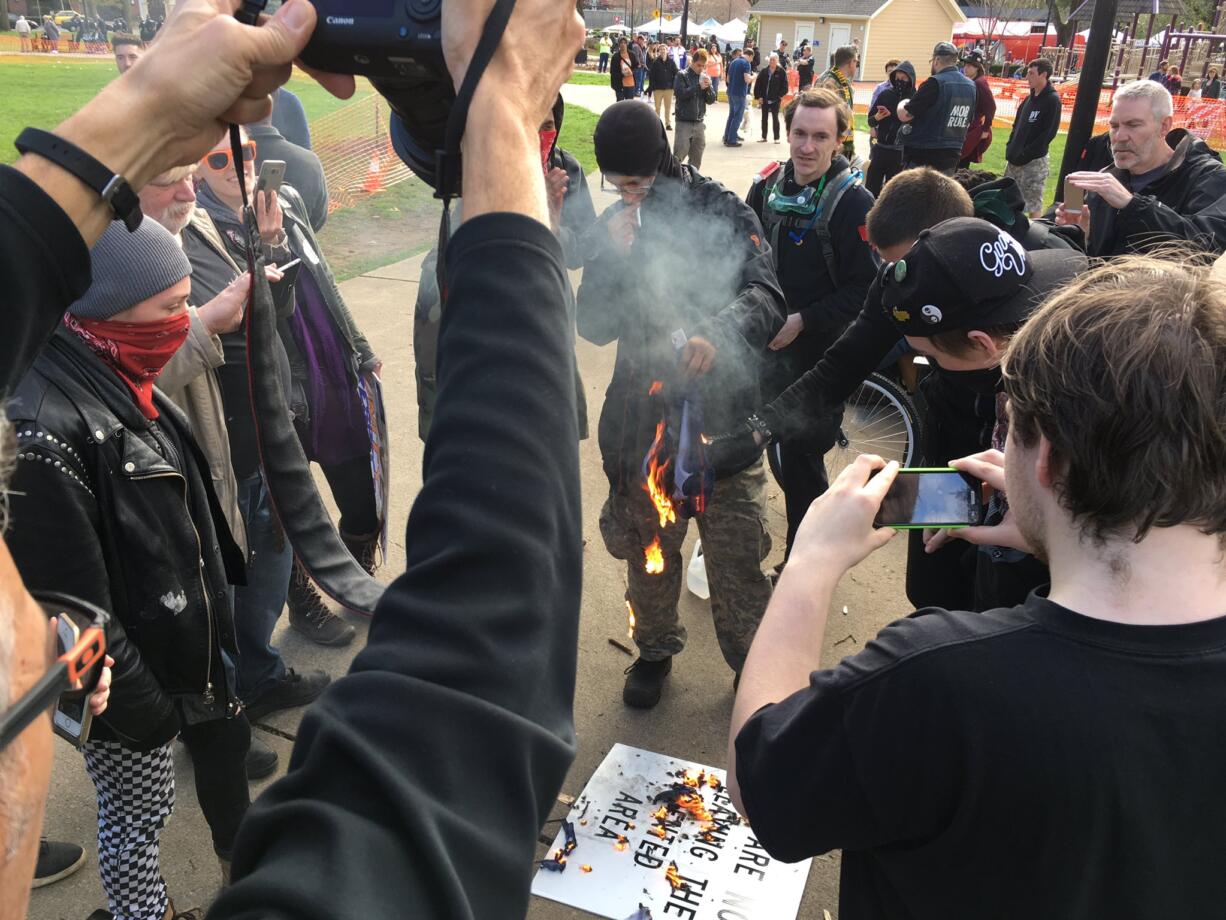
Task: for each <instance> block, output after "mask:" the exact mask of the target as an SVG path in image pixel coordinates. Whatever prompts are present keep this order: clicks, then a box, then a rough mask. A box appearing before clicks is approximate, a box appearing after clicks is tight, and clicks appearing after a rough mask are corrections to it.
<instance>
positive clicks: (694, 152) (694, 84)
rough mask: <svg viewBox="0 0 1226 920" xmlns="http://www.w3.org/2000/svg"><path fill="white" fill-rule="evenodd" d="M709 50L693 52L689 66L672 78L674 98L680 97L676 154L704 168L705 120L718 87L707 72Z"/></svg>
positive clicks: (713, 102) (705, 147) (678, 102)
mask: <svg viewBox="0 0 1226 920" xmlns="http://www.w3.org/2000/svg"><path fill="white" fill-rule="evenodd" d="M706 66H707V52H706V51H705V50H704V49H702V48H699V49H698V50H697V51H695V52H694V53H693V54H691V55H690V63H689V66H688V67H686V68H685V70H683V71H681V72H680V73H678V74H677V76H676V77H674V78H673V98H675V99H676V100H677V112H676V115H677V133H676V134H674V135H673V156H675V157H676V158H677V159H678V160H679V161H685V159H686V158H687V157H688V158H689V161H690V165H691V166H693V167H694V168H695V169H702V152H703V151H704V150H706V149H707V126H706V125H705V124H704V123H703V121H704V119H705V117H706V114H707V106H709V105H714V104H715V87H713V86H712V85H711V78H710V77H708V76H707V75H706V73H705V72H704V71H705V70H706Z"/></svg>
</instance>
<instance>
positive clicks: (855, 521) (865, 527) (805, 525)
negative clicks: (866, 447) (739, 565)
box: [784, 454, 898, 577]
mask: <svg viewBox="0 0 1226 920" xmlns="http://www.w3.org/2000/svg"><path fill="white" fill-rule="evenodd" d="M897 474H898V464H897V463H895V462H894V461H890V462H889V463H886V461H885V460H883V459H882V458H881V457H874V456H870V455H868V454H861V455H860V456H859V457H857V458H856V459H855V460H854V461H853V462H852V463H850V464H849V465H848V466H847V467H846V468H845V469H844V470H843V472H841V473H840V474H839V476H838V478H837V479H836V480H835V481H834V482H833V483H832V484H831V486H830V488H829V489H827V490H826V492H825V494H824V495H822V497H821V498H819V499H817V501H815V502H814V503H813V504H812V505H810V506H809V511H808V512H807V513H806V514H805V518H804V520H803V521H801V522H800V528H799V529H798V530H797V532H796V539H795V541H794V542H793V544H792V554H791V556H790V561H789V563H788V566H787V568H785V569H784V573H785V575H784V577H787V575H786V573H787V572H790V571H792V570H793V569H796V570H798V571H808V572H821V571H824V572H832V571H834V570H837V573H838V575H842V574H843V573H844V572H846V571H847V570H848V569H850V568H851V567H852V566H854V565H856V564H857V563H859V562H860V561H861V560H863V559H864V558H865V557H866V556H868V555H869V554H870V553H872V552H873V551H874V550H876V549H879V548H880V547H882V546H884V545H885V544H886V543H888V542H889V541H890V539H891V538H892V537H893V536H894V534H895V531H893V530H891V529H889V528H878V527H874V526H873V517H874V515H876V514H877V511H878V509H879V508H880V507H881V501H882V499H884V498H885V495H886V493H887V492H888V491H889V490H890V487H891V486H892V485H893V484H894V481H895V477H896V476H897Z"/></svg>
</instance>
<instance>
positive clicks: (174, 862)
mask: <svg viewBox="0 0 1226 920" xmlns="http://www.w3.org/2000/svg"><path fill="white" fill-rule="evenodd" d="M564 95H565V97H566V99H567V101H568V102H570V103H571V104H576V105H583V106H585V107H590V108H591V109H593V110H594V111H601V110H603V108H604V107H605V105H607V104H608V103H609V102H611V101H612V100H611V98H610V97H611V95H612V93H611V92H610V91H608V90H606V89H604V88H602V87H589V86H571V85H568V86H566V87H565V89H564ZM721 110H722V111H723V112H724V113H726V112H727V109H726V107H724V106H723V105H717V106H714V107H713V111H712V113H711V116H710V118H709V120H710V121H711V122H712V126H711V127H709V128H708V135H709V140H708V145H707V154H708V156H707V158H706V160H705V161H704V164H703V165H704V170H703V171H704V172H706V173H708V174H709V175H712V176H714V177H715V178H717V179H719V180H720V181H722V182H724V183H725V184H726V185H728V186H729V187H730V188H733V189H736V190H737V191H738V192H740V193H743V192H744V191H745V190H746V189H747V188H748V183H749V181H750V180H751V179H752V177H753V175H754V173H756V172H757V171H758V170H759V169H760V168H761V167H762V165H763V164H764V163H765V162H766V161H767V160H768V159H769V158H770V157H771V156H778V157H784V156H785V155H786V147H785V146H784V145H782V144H781V145H780V146H778V147H775V146H774V145H772V144H767V145H759V144H750V145H747V146H745V147H741V148H735V149H729V148H725V147H723V146H722V145H721V144H720V143H719V140H720V134H721V132H722V127H723V121H724V117H725V116H721V114H720V113H721ZM716 123H718V127H715V126H714V125H715V124H716ZM590 181H591V183H592V192H593V196H594V198H595V199H596V204H597V208H598V209H603V208H604V207H606V206H607V205H608V204H609V203H610V202H612V200H613V196H612V195H611V194H608V193H602V192H601V191H600V188H599V184H600V183H599V177H598V176H591V177H590ZM421 259H422V257H421V256H418V257H415V258H412V259H408V260H405V261H403V262H399V263H396V264H394V265H389V266H386V267H384V268H380V269H376V270H374V271H371V272H369V273H367V274H365V275H362V276H360V277H357V278H353V279H351V280H349V281H347V282H345V283H344V284H343V285H341V290H342V293H343V295H344V297H345V299H346V302H347V303H348V304H349V306H350V309H351V310H352V312H353V314H354V316H355V318H356V319H357V322H358V324H359V325H360V326H361V327H362V329H363V330H365V332H366V334H367V336H368V338H369V339H370V340H371V341H372V342H373V343H375V345H376V348H377V350H378V351H379V354H380V356H381V357H382V358H383V360H384V375H385V378H384V379H385V382H386V391H387V393H389V394H390V395H389V411H388V416H389V418H388V421H389V428H390V432H391V439H392V482H393V491H392V504H393V520H392V526H391V534H392V540H393V545H392V548H391V558H390V559H389V560H388V562H387V564H386V565H385V566H384V568H383V569H382V571H381V572H380V578H382V579H383V580H384V581H390V580H391V579H392V577H394V574H395V573H396V572H398V571H401V570H402V569H403V567H404V549H403V534H404V527H405V522H406V519H407V517H408V511H409V507H410V505H411V504H412V500H413V497H414V495H415V494H416V493H417V490H418V488H419V486H420V469H421V443H420V441H418V439H417V409H416V403H415V397H414V382H413V381H414V378H413V349H412V344H411V341H412V308H413V302H414V299H415V297H416V294H417V281H418V278H419V276H420V266H421ZM574 280H575V282H576V284H577V283H578V273H575V278H574ZM680 282H681V283H682V284H684V279H680ZM576 351H577V354H578V357H579V365H580V368H581V370H582V373H583V379H584V382H585V385H586V389H587V398H588V409H589V413H590V423H591V428H592V431H593V432H594V431H595V429H596V419H597V416H598V414H599V411H600V405H601V400H602V398H603V394H604V391H605V388H606V386H607V385H608V381H609V377H610V375H611V373H612V368H613V357H614V353H615V348H614V347H613V346H608V347H604V348H597V347H595V346H593V345H590V344H589V343H586V342H582V341H580V342H579V343H578V344H577V346H576ZM579 458H580V467H581V470H580V472H581V477H582V486H583V496H584V515H583V535H584V539H585V541H586V551H585V555H584V573H583V611H582V621H581V629H580V638H579V675H578V684H577V687H576V697H575V722H576V729H577V734H578V740H579V752H578V756H577V757H576V760H575V763H574V766H573V768H572V769H571V771H570V775H569V776H568V778H567V781H566V784H565V787H564V791H565V792H567V793H570V794H572V795H574V794H577V793H578V792H579V791H580V790H581V789H582V788H583V786H584V784H585V783H586V781H587V779H588V777H589V776H590V775H591V774H592V772H593V771H594V770H595V768H596V766H597V764H599V763H600V761H601V760H602V759H603V757H604V755H605V753H606V752H607V751H608V750H609V748H610V747H611V746H612V745H613V744H614V743H615V742H619V741H620V742H624V743H627V744H632V745H637V746H640V747H644V748H648V749H651V750H655V751H659V752H662V753H665V754H669V755H672V756H678V757H686V758H690V759H693V760H697V761H700V762H705V763H708V764H712V765H714V766H717V767H722V766H724V762H725V757H724V754H725V745H726V739H727V725H728V719H729V716H730V715H731V710H732V701H733V693H732V678H731V674H730V672H729V671H728V669H727V666H726V665H725V664H724V662H723V659H722V657H721V656H720V654H719V651H718V648H717V646H716V642H715V636H714V630H713V628H712V625H711V617H710V613H709V610H708V604H707V602H705V601H701V600H699V599H698V598H696V597H694V596H693V595H691V594H689V593H688V592H683V594H682V599H681V603H680V612H681V616H682V619H683V621H684V623H685V624H686V627H687V629H688V631H689V637H690V638H689V646H688V648H687V649H686V651H685V653H684V654H683V655H681V656H680V657H679V658H678V659H677V662H676V667H675V668H674V670H673V675H672V677H671V678H670V681H669V684H668V687H667V688H666V690H665V695H664V699H663V701H662V702H661V704H660V706H659V707H657V708H656V709H654V710H651V711H648V712H643V711H637V710H628V709H626V708H625V707H624V706H623V705H622V702H621V687H622V681H623V676H622V671H623V669H624V668H625V667H626V666H627V665H628V664H629V663H630V661H631V659H630V658H629V657H628V656H626V655H625V654H623V653H622V652H620V651H618V650H617V649H616V648H614V647H613V646H611V645H610V644H609V642H608V640H609V639H610V638H615V639H618V640H621V641H623V642H624V641H625V639H626V614H625V607H624V605H623V600H622V598H623V596H624V591H625V576H624V571H623V569H622V567H621V565H620V564H618V563H617V562H615V561H614V560H613V559H612V558H610V557H609V555H608V554H607V553H606V552H605V550H604V546H603V543H602V542H601V538H600V533H599V530H598V527H597V516H598V514H599V511H600V506H601V503H602V502H603V501H604V498H605V495H606V493H607V484H606V481H605V478H604V475H603V473H602V471H601V466H600V456H599V452H598V450H597V447H596V443H595V441H594V440H588V441H585V442H583V444H581V445H580V452H579ZM321 491H322V493H323V494H324V495H327V494H328V492H327V487H326V485H325V484H323V483H322V479H321ZM768 494H769V515H768V517H769V520H768V524H769V530H770V533H771V536H772V538H773V541H774V544H775V549H774V551H773V553H772V554H771V556H770V558H769V559H768V560H767V565H768V566H773V565H774V564H775V563H776V562H778V561H779V559H780V558H781V556H782V546H783V538H784V529H785V520H784V516H783V501H782V495H781V493H780V492H779V489H778V488H776V487H775V486H774V484H773V483H772V484H771V485H770V487H769V489H768ZM691 539H692V538H691ZM689 550H690V544H689V543H687V545H686V548H685V554H686V555H685V558H687V559H688V558H689ZM904 562H905V553H904V550H903V541H901V540H897V541H895V542H894V544H893V545H891V546H890V547H888V548H887V549H886V550H884V551H882V552H880V553H878V554H876V555H875V556H874V557H873V558H872V559H871V560H870V561H869V562H866V563H865V564H862V565H861V566H859V567H858V568H857V569H856V570H855V571H854V572H853V573H852V574H851V575H850V576H849V577H848V578H847V579H845V580H844V582H843V584H842V585H840V587H839V590H838V592H837V593H836V595H835V599H834V604H833V607H832V610H833V611H836V612H835V613H834V614H832V616H831V620H830V625H829V628H828V631H827V637H826V643H825V648H824V651H823V660H825V661H827V662H833V661H837V660H838V658H840V657H841V656H843V655H846V654H848V653H850V652H853V651H856V650H857V649H859V648H861V647H862V646H863V644H864V642H865V641H867V640H868V639H869V638H871V637H872V636H873V635H875V634H876V632H877V631H878V630H879V629H880V628H881V627H882V626H884V625H885V624H886V623H888V622H889V621H891V620H893V619H894V618H895V617H897V616H899V615H901V614H904V613H907V612H909V609H910V608H909V607H907V605H906V602H905V599H904V598H903V595H902V579H903V572H904ZM474 574H475V573H474ZM843 610H846V613H843V614H840V613H838V612H837V611H843ZM358 627H359V635H358V640H357V642H355V644H354V646H353V647H351V648H349V649H343V650H324V649H319V648H317V647H315V646H313V645H311V644H310V643H309V642H307V641H306V640H303V639H300V638H299V637H298V636H297V634H295V633H293V632H292V631H290V630H289V628H288V626H287V625H286V623H285V619H284V617H283V618H282V622H281V624H280V626H279V628H278V630H277V633H276V635H275V640H276V641H277V642H278V643H279V644H280V646H281V650H282V652H283V654H284V655H285V658H286V660H287V661H288V662H289V663H290V664H291V665H292V666H296V667H299V668H309V667H319V668H324V669H325V670H327V671H328V672H329V673H330V674H331V675H333V677H340V676H341V675H342V674H344V673H345V671H346V669H347V668H348V666H349V663H350V661H352V659H353V656H354V655H355V654H356V653H357V650H358V649H359V648H360V646H361V643H362V642H363V640H364V637H365V624H364V623H361V622H359V624H358ZM300 715H301V712H300V711H294V712H289V713H278V714H275V715H273V716H271V717H269V718H268V719H267V720H266V721H265V723H264V724H263V726H261V727H259V728H258V729H257V730H258V731H260V732H261V735H260V736H261V737H262V738H263V739H264V740H265V741H267V742H268V743H269V744H271V745H272V746H273V747H274V748H276V749H277V750H278V751H279V752H280V754H281V764H280V768H279V769H278V771H277V773H278V775H280V774H281V773H283V772H284V768H285V764H286V763H287V762H288V759H289V754H290V747H291V740H290V739H291V738H292V736H293V735H294V733H295V731H296V730H297V725H298V721H299V718H300ZM388 718H412V714H411V713H409V712H403V711H395V712H389V713H388ZM175 755H176V756H175V762H176V778H177V783H178V792H177V804H176V807H175V813H174V816H173V817H172V818H171V820H170V823H169V824H168V826H167V828H166V830H165V832H164V834H163V838H162V842H163V869H164V872H165V875H166V879H167V883H168V885H169V888H170V892H171V896H172V897H173V898H175V900H176V902H177V904H178V905H179V907H180V908H187V907H191V906H204V905H207V904H208V903H209V902H210V901H211V900H212V898H213V896H214V894H215V892H216V890H217V885H218V884H219V876H218V870H217V863H216V860H215V859H214V857H213V853H212V847H211V845H210V842H209V835H208V828H207V826H206V825H205V822H204V819H203V818H202V817H201V814H200V810H199V806H198V805H197V802H196V795H195V789H194V787H193V783H192V769H191V765H190V763H189V762H188V759H187V757H186V755H185V753H184V752H183V750H182V748H181V747H177V748H176V751H175ZM266 786H267V782H264V783H256V784H253V786H252V790H251V791H252V795H253V796H255V795H258V794H259V792H260V791H261V790H262V789H264V788H265V787H266ZM95 812H96V806H95V802H94V797H93V787H92V785H91V784H90V783H89V781H88V779H87V778H86V776H85V771H84V769H83V767H82V763H81V759H80V756H79V755H78V754H77V753H76V752H75V751H73V750H72V749H71V748H69V747H68V746H67V745H66V744H63V743H57V745H56V761H55V769H54V773H53V775H52V779H51V795H50V798H49V801H48V806H47V817H46V821H45V825H44V828H45V833H46V834H47V835H49V836H51V837H53V838H58V839H65V840H75V841H77V842H80V843H82V844H85V845H86V846H87V849H88V851H89V857H90V858H89V862H88V863H87V865H86V867H85V868H84V869H83V870H82V871H80V872H78V873H77V874H76V875H75V876H73V877H72V878H70V879H68V880H66V881H63V882H60V883H58V884H56V885H53V886H51V887H49V888H44V889H41V890H39V891H36V892H34V894H33V897H32V899H31V906H30V917H31V918H32V920H82V918H84V917H85V916H87V915H88V914H89V913H90V912H91V911H92V910H93V909H95V908H97V907H101V906H104V904H105V902H104V900H103V895H102V888H101V885H100V884H99V881H98V876H97V864H96V861H95V860H94V852H93V848H94V844H93V840H94V833H95V830H94V826H95V825H94V816H95ZM564 813H565V809H564V808H563V807H562V806H558V808H557V809H555V812H554V814H555V816H561V815H562V814H564ZM542 849H543V847H542ZM837 891H838V858H837V856H826V857H822V858H819V859H817V860H815V861H814V863H813V869H812V872H811V873H810V877H809V884H808V888H807V890H806V895H805V899H804V902H803V905H802V908H801V912H800V916H801V917H802V918H805V920H822V918H823V915H822V910H823V909H826V910H829V911H830V913H831V915H832V916H834V917H836V918H837V909H836V908H837ZM413 916H414V912H413V908H412V905H405V910H404V912H403V913H402V914H401V915H400V916H399V917H394V918H392V917H388V918H374V917H360V918H359V917H356V916H355V917H354V918H353V920H409V918H412V917H413ZM579 916H586V915H584V914H581V913H580V912H578V911H574V910H571V909H569V908H566V907H562V906H561V905H558V904H554V903H552V902H548V901H543V900H535V899H534V901H533V904H532V907H531V909H530V911H529V917H530V918H532V920H563V918H573V917H579ZM336 920H342V918H336ZM508 920H511V918H508ZM755 920H785V918H777V917H770V918H755Z"/></svg>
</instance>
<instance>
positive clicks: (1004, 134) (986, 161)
mask: <svg viewBox="0 0 1226 920" xmlns="http://www.w3.org/2000/svg"><path fill="white" fill-rule="evenodd" d="M856 129H857V130H860V131H868V120H867V119H866V118H865V116H863V115H857V116H856ZM1008 139H1009V129H1008V128H995V129H994V130H993V132H992V146H991V147H989V148H988V152H987V153H985V154H984V155H983V162H982V163H977V164H976V165H975V168H976V169H982V170H984V171H985V172H990V173H996V174H997V175H998V176H1003V175H1004V174H1005V141H1007V140H1008ZM1067 140H1068V135H1067V134H1065V133H1064V132H1063V131H1062V132H1060V133H1059V134H1057V135H1056V138H1055V140H1053V141H1052V142H1051V148H1050V149H1049V150H1048V153H1047V156H1048V160H1049V162H1050V163H1051V175H1049V176H1048V177H1047V186H1046V187H1045V188H1044V190H1043V203H1044V205H1048V204H1051V203H1052V201H1054V200H1055V194H1056V180H1057V179H1059V177H1060V163H1061V162H1062V161H1063V160H1064V145H1065V142H1066V141H1067Z"/></svg>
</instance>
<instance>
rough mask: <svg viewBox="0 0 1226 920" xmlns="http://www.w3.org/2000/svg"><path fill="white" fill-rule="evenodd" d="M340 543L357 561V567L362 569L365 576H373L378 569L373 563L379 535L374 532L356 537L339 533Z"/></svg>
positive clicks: (376, 552) (377, 550)
mask: <svg viewBox="0 0 1226 920" xmlns="http://www.w3.org/2000/svg"><path fill="white" fill-rule="evenodd" d="M341 542H343V543H344V544H345V547H346V548H347V549H348V550H349V552H350V553H352V554H353V558H354V559H356V560H357V561H358V565H360V566H361V567H362V568H364V569H365V570H366V572H367V574H370V575H374V574H375V570H376V569H378V568H379V566H378V564H377V563H376V562H375V557H376V555H377V554H378V552H379V534H378V532H377V531H376V532H375V533H372V534H366V535H364V536H357V535H355V534H351V533H345V531H343V530H342V531H341Z"/></svg>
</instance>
